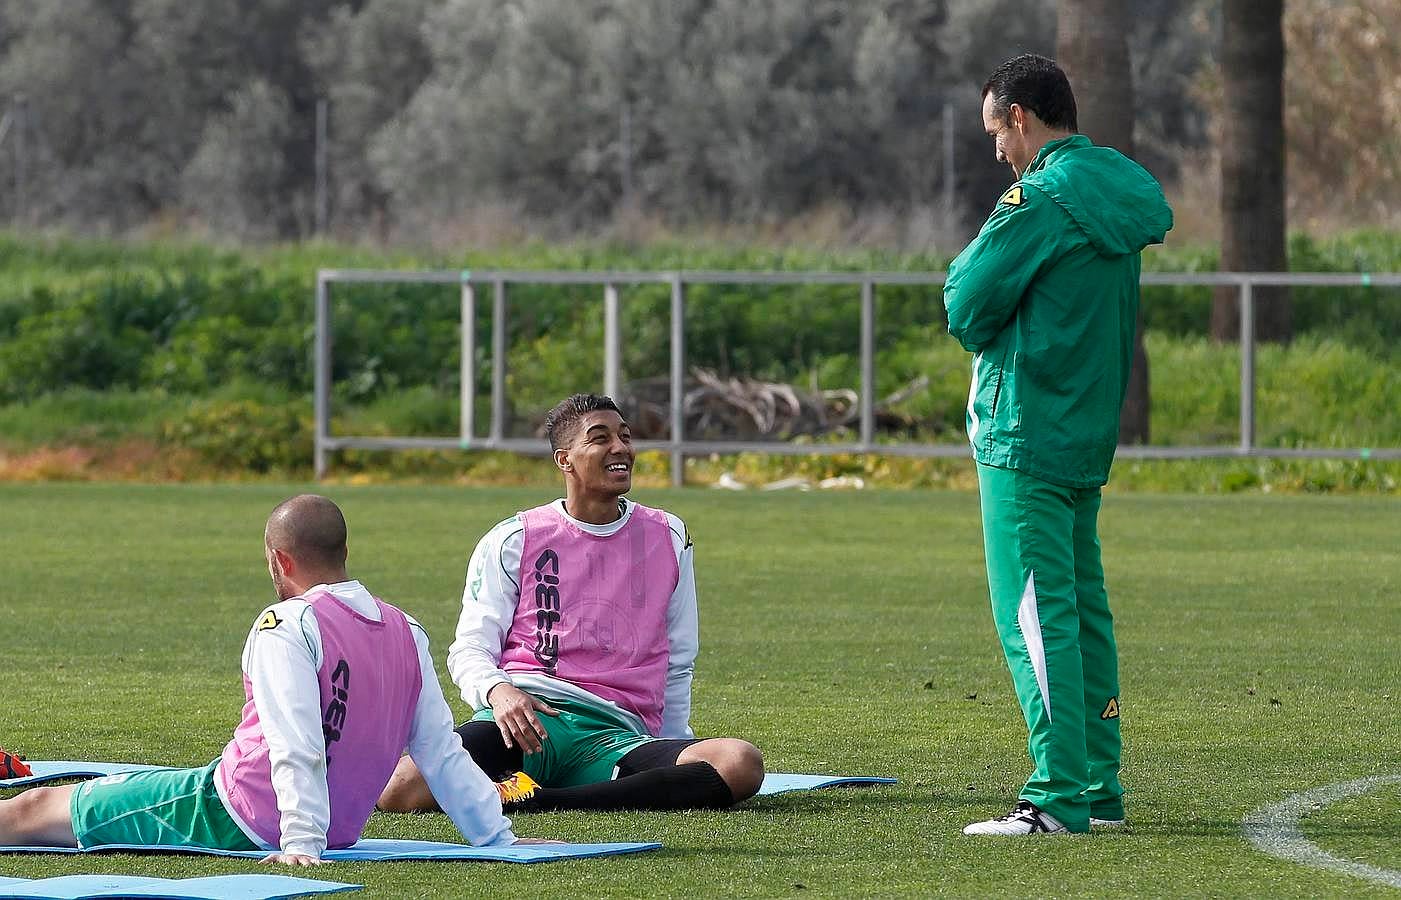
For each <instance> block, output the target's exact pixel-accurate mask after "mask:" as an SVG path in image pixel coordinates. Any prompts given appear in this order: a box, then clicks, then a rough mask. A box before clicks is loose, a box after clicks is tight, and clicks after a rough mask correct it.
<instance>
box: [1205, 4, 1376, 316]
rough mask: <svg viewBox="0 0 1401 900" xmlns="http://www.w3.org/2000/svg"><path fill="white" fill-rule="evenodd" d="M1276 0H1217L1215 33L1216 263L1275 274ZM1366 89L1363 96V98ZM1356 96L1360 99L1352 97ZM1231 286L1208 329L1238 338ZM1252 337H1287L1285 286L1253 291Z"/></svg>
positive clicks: (1278, 245)
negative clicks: (1219, 101)
mask: <svg viewBox="0 0 1401 900" xmlns="http://www.w3.org/2000/svg"><path fill="white" fill-rule="evenodd" d="M1283 14H1284V0H1223V4H1222V30H1221V81H1222V85H1221V86H1222V90H1223V106H1222V116H1221V146H1220V150H1221V268H1222V270H1223V271H1232V272H1281V271H1284V270H1285V268H1286V266H1287V265H1288V263H1287V260H1286V257H1285V231H1284V228H1285V217H1284V201H1285V195H1286V191H1285V171H1284V147H1285V144H1284V29H1283V24H1282V23H1283ZM1370 96H1371V95H1370V92H1369V94H1368V97H1367V99H1366V100H1362V101H1361V102H1371V99H1370ZM1359 99H1360V98H1359ZM1238 296H1239V295H1238V293H1237V291H1236V290H1235V289H1234V288H1222V289H1218V290H1217V292H1216V299H1215V302H1214V303H1213V304H1212V309H1211V334H1212V337H1214V338H1215V339H1216V340H1218V341H1232V340H1238V339H1239V337H1240V303H1239V300H1238ZM1254 300H1255V336H1256V338H1257V339H1258V340H1262V341H1288V340H1289V339H1290V337H1291V336H1292V334H1293V317H1292V311H1291V309H1290V305H1289V294H1288V289H1287V288H1282V287H1258V288H1256V289H1255V292H1254Z"/></svg>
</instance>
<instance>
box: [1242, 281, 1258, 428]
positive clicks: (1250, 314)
mask: <svg viewBox="0 0 1401 900" xmlns="http://www.w3.org/2000/svg"><path fill="white" fill-rule="evenodd" d="M1254 287H1255V286H1254V283H1253V282H1252V281H1251V280H1250V278H1249V276H1247V277H1245V278H1243V279H1242V280H1241V283H1240V449H1241V451H1242V452H1243V453H1246V454H1249V453H1252V452H1253V451H1254V450H1255V291H1254Z"/></svg>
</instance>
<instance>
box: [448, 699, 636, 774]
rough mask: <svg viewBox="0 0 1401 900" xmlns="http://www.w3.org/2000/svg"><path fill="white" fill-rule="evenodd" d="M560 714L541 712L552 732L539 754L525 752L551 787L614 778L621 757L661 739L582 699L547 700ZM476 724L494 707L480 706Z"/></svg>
mask: <svg viewBox="0 0 1401 900" xmlns="http://www.w3.org/2000/svg"><path fill="white" fill-rule="evenodd" d="M547 702H548V703H549V704H550V705H551V706H553V707H554V708H555V709H557V710H559V715H558V716H547V715H544V714H543V713H542V714H540V722H541V723H542V724H543V725H544V726H545V731H546V732H547V733H548V734H549V735H550V737H549V739H548V740H544V741H541V742H540V743H541V744H542V746H543V749H542V750H541V751H540V752H539V753H527V754H525V755H524V756H525V760H524V762H523V763H522V768H523V769H524V770H525V774H527V775H529V776H530V777H531V778H534V779H535V780H536V781H538V782H540V783H541V784H543V785H546V786H548V787H576V786H578V785H581V784H594V783H595V782H599V781H611V780H612V779H613V774H614V769H616V768H617V766H618V761H619V760H620V759H622V758H623V757H624V756H627V755H628V753H629V752H630V751H632V750H635V749H637V748H638V747H640V746H641V745H643V744H645V743H647V742H648V741H654V740H656V738H654V737H652V736H651V735H649V734H638V733H637V732H636V731H633V730H632V729H631V728H627V727H624V726H623V725H622V724H620V723H619V722H618V720H617V719H614V718H612V717H610V716H608V715H606V714H604V713H600V712H598V711H597V710H594V709H592V708H590V707H587V706H584V705H583V704H580V703H570V702H567V701H560V700H549V701H547ZM472 721H473V722H492V721H495V717H494V716H493V715H492V712H491V708H490V707H487V708H485V709H480V710H477V713H476V715H474V716H472Z"/></svg>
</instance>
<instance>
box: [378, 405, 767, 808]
mask: <svg viewBox="0 0 1401 900" xmlns="http://www.w3.org/2000/svg"><path fill="white" fill-rule="evenodd" d="M545 430H546V434H547V435H548V437H549V440H550V447H551V449H553V451H554V460H555V464H556V465H557V466H558V467H559V469H560V471H561V473H562V474H563V475H564V484H565V496H564V499H562V500H556V501H555V502H553V503H549V504H547V505H545V506H540V507H536V508H535V509H530V510H526V511H525V512H521V513H517V514H516V515H514V516H512V517H511V518H509V519H506V520H505V521H503V522H501V523H500V524H498V525H497V526H496V527H495V528H493V529H492V530H491V531H490V532H488V533H487V535H486V537H484V538H482V540H481V542H480V543H478V545H477V548H476V551H475V552H474V553H473V554H472V559H471V562H470V563H469V564H468V574H467V586H466V590H465V591H464V592H463V598H462V615H461V618H460V619H459V621H458V626H457V639H456V640H455V641H454V642H453V645H452V648H451V649H450V650H449V652H448V670H449V672H450V673H451V674H452V679H453V681H454V682H455V683H456V684H457V686H458V687H459V688H460V689H461V691H462V697H463V699H464V700H466V701H467V702H468V703H470V704H472V706H473V707H474V708H475V709H476V711H477V712H476V714H475V715H474V716H473V717H472V720H471V721H469V722H467V723H466V724H464V725H462V726H461V727H459V728H458V729H457V733H458V735H459V736H460V737H461V739H462V744H463V746H465V747H466V748H467V750H468V752H469V753H471V755H472V758H473V759H474V760H476V762H477V764H478V765H480V766H481V767H482V769H483V770H485V771H486V773H487V774H488V775H489V776H491V777H492V778H494V779H496V780H497V781H498V782H501V783H502V784H503V789H502V796H503V797H504V798H505V800H506V802H505V805H504V807H505V808H506V809H508V810H519V811H537V810H555V809H592V810H620V809H653V810H672V809H693V808H701V809H704V808H709V809H720V808H724V807H728V806H731V805H733V804H734V803H736V802H738V801H740V800H744V799H746V798H748V797H751V796H753V795H754V794H755V793H756V792H757V791H758V790H759V786H760V785H761V784H762V783H763V780H764V762H763V757H762V756H761V754H760V753H759V750H758V748H756V747H755V746H754V745H753V744H751V743H749V742H747V741H743V740H738V739H735V738H708V739H698V738H696V736H695V735H694V733H693V732H692V731H691V726H690V715H691V676H692V671H693V666H694V663H695V658H696V651H697V649H698V646H699V641H698V629H697V612H696V588H695V573H694V570H693V567H692V550H693V547H692V544H691V541H690V539H689V537H688V536H687V533H686V527H685V525H684V524H683V523H682V522H681V520H680V519H678V518H677V517H676V516H674V515H672V514H670V513H668V512H665V511H663V510H660V509H652V508H650V507H646V506H643V505H641V504H639V503H634V502H633V501H631V500H629V499H628V498H627V497H626V496H624V495H625V494H627V492H628V491H629V490H630V489H631V487H632V466H633V459H634V453H633V449H632V437H631V433H630V431H629V429H628V424H627V422H625V421H624V420H623V417H622V415H621V413H620V412H619V411H618V407H617V405H616V404H614V402H613V401H612V400H611V399H609V398H607V397H601V396H597V395H594V394H575V395H574V396H572V397H570V398H568V399H567V400H565V401H564V402H562V403H560V404H559V405H558V406H556V407H555V408H554V409H553V410H551V411H550V413H549V415H548V417H547V418H546V421H545ZM423 775H424V773H423V772H422V771H421V765H420V763H419V761H418V760H417V759H410V758H408V757H406V758H404V759H403V760H401V761H400V763H399V768H398V770H397V771H396V772H395V773H394V777H393V778H392V779H391V780H390V783H389V786H388V787H387V788H386V789H385V791H384V794H383V795H382V796H381V797H380V800H379V805H380V808H381V809H385V810H390V811H410V810H430V809H436V808H438V807H439V805H440V804H441V803H442V801H444V800H446V799H448V798H444V797H442V796H441V795H440V794H439V793H438V791H437V789H436V788H435V787H434V786H433V785H432V784H431V782H429V781H425V779H424V777H423Z"/></svg>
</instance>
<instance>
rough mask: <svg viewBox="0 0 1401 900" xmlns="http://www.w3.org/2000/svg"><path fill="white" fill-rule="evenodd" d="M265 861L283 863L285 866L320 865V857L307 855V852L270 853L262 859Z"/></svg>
mask: <svg viewBox="0 0 1401 900" xmlns="http://www.w3.org/2000/svg"><path fill="white" fill-rule="evenodd" d="M262 861H263V862H265V863H282V864H283V865H285V866H319V865H321V859H320V857H316V856H307V855H306V854H305V853H269V854H268V855H267V856H264V857H263V859H262Z"/></svg>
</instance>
